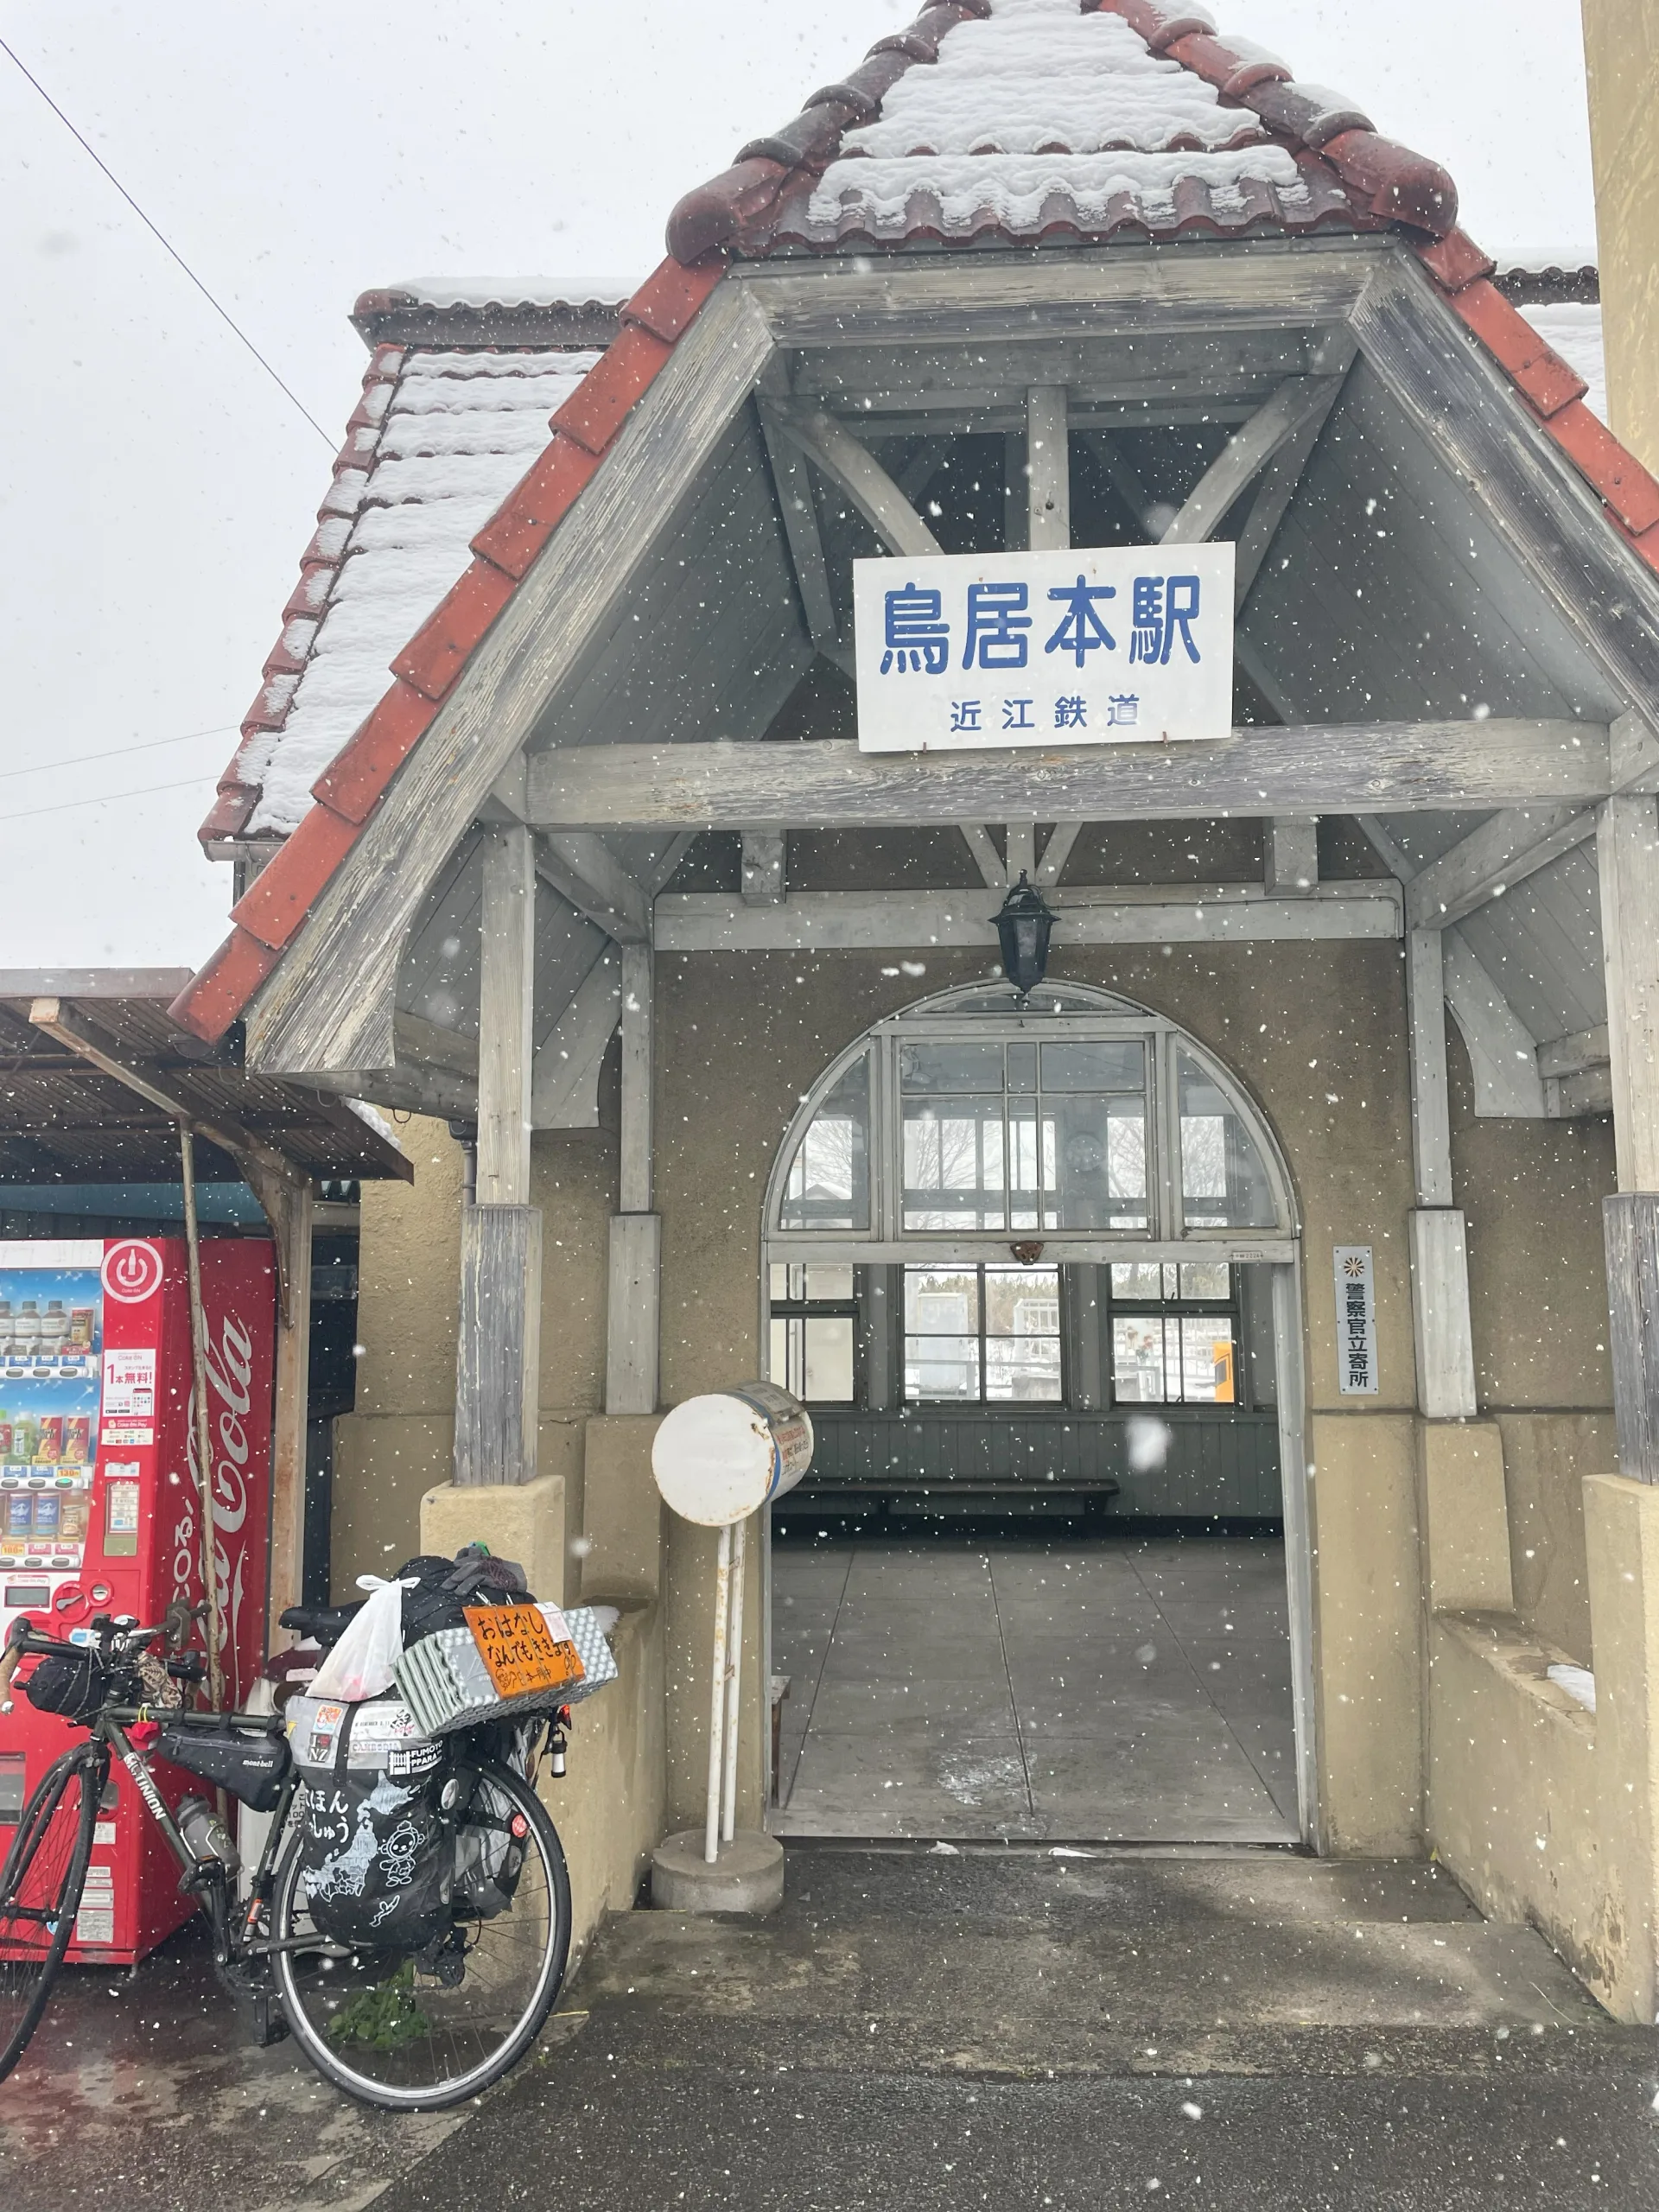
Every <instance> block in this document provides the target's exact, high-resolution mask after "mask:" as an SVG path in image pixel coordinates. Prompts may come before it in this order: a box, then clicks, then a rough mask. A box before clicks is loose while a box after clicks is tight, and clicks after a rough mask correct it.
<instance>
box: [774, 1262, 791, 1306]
mask: <svg viewBox="0 0 1659 2212" xmlns="http://www.w3.org/2000/svg"><path fill="white" fill-rule="evenodd" d="M771 1282H772V1296H773V1297H774V1298H787V1297H788V1296H789V1269H788V1268H787V1267H782V1266H780V1265H779V1262H777V1261H776V1260H774V1261H773V1262H772V1270H771Z"/></svg>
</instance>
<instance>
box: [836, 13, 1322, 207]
mask: <svg viewBox="0 0 1659 2212" xmlns="http://www.w3.org/2000/svg"><path fill="white" fill-rule="evenodd" d="M993 8H994V12H993V13H992V15H991V16H989V18H988V20H986V21H984V22H963V23H959V24H958V25H957V27H956V28H955V29H953V30H952V31H950V33H949V35H947V36H946V37H944V38H943V39H941V40H940V41H939V49H938V53H939V58H938V62H937V63H936V64H935V65H934V66H933V67H931V68H922V69H911V70H908V71H907V72H906V74H905V75H904V76H902V77H901V78H899V80H898V82H897V83H896V84H895V85H894V86H893V89H892V90H891V91H890V92H888V93H887V98H886V99H885V100H884V101H883V103H882V106H881V112H880V116H879V117H878V118H877V119H876V120H875V121H874V122H873V123H869V124H865V125H863V126H862V127H861V128H860V129H857V130H849V131H847V132H846V133H845V134H844V135H843V137H842V144H841V154H840V158H839V159H837V160H836V161H835V162H831V163H830V165H829V168H828V169H826V170H825V172H824V174H823V177H822V179H821V180H820V181H819V183H818V186H817V190H816V191H815V192H814V193H813V194H812V197H811V200H810V204H809V215H810V219H811V220H812V221H813V222H814V223H816V224H820V225H823V226H834V227H836V229H843V228H844V227H845V226H846V225H847V223H848V221H849V219H852V220H854V221H855V222H857V223H858V224H859V226H861V228H865V229H868V231H869V232H871V233H873V234H874V236H875V237H877V238H882V237H888V236H893V235H896V234H898V233H899V232H903V231H904V230H906V228H907V227H908V226H909V224H910V221H911V218H912V209H913V208H914V207H916V206H917V204H918V201H921V200H929V201H931V202H934V203H937V205H938V208H939V210H940V213H941V214H942V216H943V219H944V231H945V234H946V235H947V236H949V235H951V234H953V233H959V232H963V231H966V230H969V229H970V228H972V227H974V226H976V224H982V223H983V222H984V221H985V220H986V219H992V220H994V221H995V222H996V223H997V224H999V225H1000V226H1001V227H1003V228H1005V229H1007V230H1012V231H1027V230H1031V229H1033V228H1035V227H1036V226H1038V225H1039V223H1040V222H1041V220H1042V219H1043V212H1044V209H1045V207H1048V206H1052V204H1053V202H1054V201H1055V200H1057V199H1059V200H1065V201H1066V202H1067V203H1069V205H1070V207H1071V208H1072V209H1074V210H1075V211H1076V214H1077V219H1078V220H1079V221H1080V222H1081V223H1082V224H1083V225H1084V226H1086V227H1094V226H1098V225H1100V224H1103V223H1104V222H1105V221H1106V220H1107V210H1108V206H1109V202H1110V201H1111V200H1114V199H1115V198H1117V197H1118V196H1119V195H1124V196H1126V197H1127V198H1128V199H1129V200H1132V201H1133V202H1134V203H1135V205H1136V206H1137V207H1138V208H1140V209H1141V210H1142V211H1143V212H1144V213H1146V214H1147V215H1148V216H1149V217H1150V218H1151V219H1154V221H1156V220H1159V219H1163V220H1167V219H1170V218H1171V217H1173V211H1174V188H1175V186H1176V184H1177V183H1178V182H1179V181H1181V180H1183V179H1187V178H1190V179H1192V180H1193V181H1195V182H1197V183H1198V184H1199V185H1201V186H1203V187H1204V188H1206V189H1207V191H1208V192H1209V194H1210V195H1211V199H1212V200H1214V199H1215V198H1216V197H1217V195H1219V196H1220V198H1221V200H1222V202H1223V204H1224V205H1226V204H1227V203H1229V202H1233V203H1240V202H1241V198H1242V196H1241V190H1240V188H1241V187H1243V185H1245V184H1247V183H1255V184H1256V185H1267V186H1270V187H1272V188H1274V189H1275V190H1276V192H1277V193H1278V194H1279V195H1280V197H1281V200H1282V201H1283V202H1284V204H1285V205H1286V207H1287V209H1289V208H1294V207H1300V206H1306V204H1307V203H1308V200H1309V194H1308V190H1307V187H1306V183H1305V182H1304V181H1303V179H1302V176H1301V174H1300V170H1299V169H1298V168H1297V166H1296V162H1295V159H1294V156H1292V155H1291V154H1290V153H1289V152H1287V149H1285V148H1284V147H1282V146H1278V145H1274V143H1272V142H1271V141H1270V140H1269V139H1268V134H1267V132H1266V131H1265V130H1263V128H1262V123H1261V120H1260V118H1258V117H1257V116H1255V114H1254V113H1253V112H1252V111H1250V110H1249V108H1242V107H1231V108H1224V107H1223V105H1221V100H1220V97H1219V95H1218V94H1217V92H1216V89H1215V87H1214V86H1211V85H1208V84H1206V83H1205V81H1204V79H1202V78H1201V77H1197V76H1194V75H1193V74H1192V72H1191V71H1190V70H1186V69H1183V68H1182V67H1181V66H1180V64H1179V62H1175V61H1167V60H1163V59H1161V58H1160V56H1158V55H1155V54H1152V53H1151V52H1150V51H1149V50H1148V48H1147V41H1145V40H1144V39H1143V38H1141V36H1140V35H1138V33H1136V32H1135V31H1133V30H1131V29H1129V26H1128V23H1126V22H1124V21H1123V19H1122V16H1115V15H1089V16H1085V15H1081V14H1079V13H1078V10H1077V0H993Z"/></svg>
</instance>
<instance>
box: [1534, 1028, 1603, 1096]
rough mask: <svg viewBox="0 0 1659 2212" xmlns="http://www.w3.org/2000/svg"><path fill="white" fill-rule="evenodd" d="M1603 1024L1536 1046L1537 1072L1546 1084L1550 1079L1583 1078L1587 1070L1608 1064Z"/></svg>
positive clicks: (1554, 1038) (1553, 1038)
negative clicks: (1576, 1076)
mask: <svg viewBox="0 0 1659 2212" xmlns="http://www.w3.org/2000/svg"><path fill="white" fill-rule="evenodd" d="M1609 1064H1610V1063H1609V1047H1608V1040H1607V1024H1606V1023H1605V1021H1599V1022H1597V1023H1596V1024H1595V1025H1594V1027H1592V1028H1589V1029H1579V1030H1575V1031H1574V1032H1573V1034H1572V1035H1571V1036H1570V1037H1552V1038H1551V1039H1550V1040H1549V1042H1548V1044H1546V1045H1541V1046H1539V1047H1538V1072H1539V1074H1540V1075H1541V1076H1542V1077H1544V1079H1545V1080H1546V1082H1548V1080H1549V1078H1550V1077H1553V1076H1564V1075H1583V1074H1585V1073H1586V1071H1588V1070H1589V1069H1591V1068H1605V1067H1606V1066H1607V1065H1609Z"/></svg>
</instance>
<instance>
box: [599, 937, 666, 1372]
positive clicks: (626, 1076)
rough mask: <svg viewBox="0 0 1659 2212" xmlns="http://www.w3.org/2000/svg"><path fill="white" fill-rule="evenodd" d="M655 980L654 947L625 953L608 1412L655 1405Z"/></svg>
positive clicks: (658, 1299)
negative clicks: (618, 1160)
mask: <svg viewBox="0 0 1659 2212" xmlns="http://www.w3.org/2000/svg"><path fill="white" fill-rule="evenodd" d="M654 987H655V977H654V974H653V970H652V952H651V947H650V946H649V945H645V944H630V945H626V946H625V947H624V948H623V951H622V1129H621V1143H620V1154H621V1157H620V1162H619V1168H618V1177H617V1180H618V1192H617V1199H618V1211H617V1212H616V1213H615V1215H614V1216H613V1218H612V1221H611V1252H610V1282H609V1289H608V1294H607V1310H606V1327H605V1410H606V1412H607V1413H608V1414H649V1413H654V1412H655V1411H656V1409H657V1373H658V1345H659V1342H660V1337H661V1306H662V1222H661V1220H660V1218H659V1217H658V1215H657V1214H655V1213H654V1212H653V1211H652V1200H653V1160H652V1105H653V1088H654V1060H655V1051H656V1044H655V1011H654V1006H653V993H654Z"/></svg>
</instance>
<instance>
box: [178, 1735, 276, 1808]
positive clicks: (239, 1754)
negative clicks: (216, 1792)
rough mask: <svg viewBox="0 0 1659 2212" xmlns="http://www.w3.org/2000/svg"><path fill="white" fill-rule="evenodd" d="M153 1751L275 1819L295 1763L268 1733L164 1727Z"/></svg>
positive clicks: (274, 1736)
mask: <svg viewBox="0 0 1659 2212" xmlns="http://www.w3.org/2000/svg"><path fill="white" fill-rule="evenodd" d="M156 1750H157V1751H159V1752H160V1754H161V1756H162V1758H164V1759H170V1760H171V1761H172V1763H173V1764H174V1765H175V1766H181V1767H182V1768H183V1769H184V1770H185V1771H186V1773H187V1774H194V1775H200V1777H201V1779H202V1780H203V1781H204V1782H213V1783H218V1785H219V1788H220V1789H228V1790H229V1791H230V1793H231V1795H232V1797H238V1798H240V1799H241V1801H242V1802H243V1803H244V1804H245V1805H246V1806H247V1807H248V1808H250V1809H251V1811H253V1812H256V1813H274V1812H275V1811H276V1809H277V1802H278V1801H279V1800H280V1798H281V1796H282V1794H283V1783H284V1782H285V1781H286V1780H287V1779H288V1772H289V1767H290V1766H291V1765H292V1764H293V1761H292V1758H291V1757H290V1755H289V1748H288V1745H286V1744H285V1743H284V1742H283V1739H282V1738H281V1737H280V1736H279V1735H277V1734H275V1733H273V1732H271V1731H270V1730H269V1729H264V1730H259V1731H257V1732H254V1731H250V1732H247V1733H245V1734H242V1735H238V1733H237V1732H236V1730H235V1729H233V1728H179V1727H169V1726H168V1725H167V1724H166V1723H165V1722H163V1723H162V1732H161V1734H160V1736H159V1737H157V1738H156Z"/></svg>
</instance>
